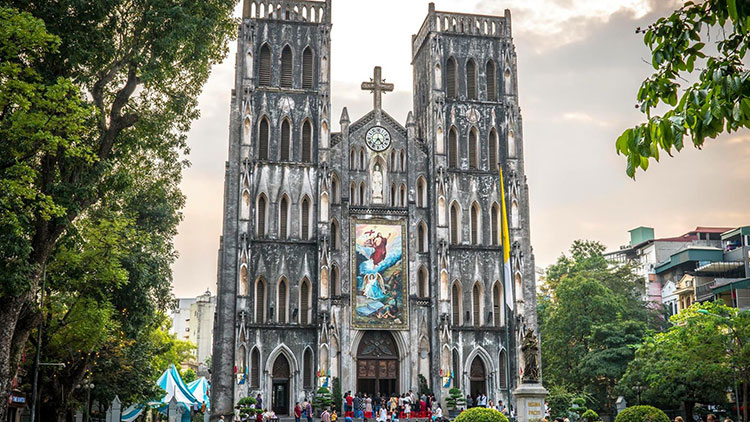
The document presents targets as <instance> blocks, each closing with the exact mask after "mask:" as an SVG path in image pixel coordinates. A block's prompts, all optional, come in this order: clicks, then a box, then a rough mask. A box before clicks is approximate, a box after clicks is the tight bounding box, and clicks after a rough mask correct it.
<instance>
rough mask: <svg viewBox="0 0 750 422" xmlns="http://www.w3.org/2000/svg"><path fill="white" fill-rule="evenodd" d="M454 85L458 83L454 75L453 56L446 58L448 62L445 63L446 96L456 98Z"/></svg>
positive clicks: (454, 63) (454, 61)
mask: <svg viewBox="0 0 750 422" xmlns="http://www.w3.org/2000/svg"><path fill="white" fill-rule="evenodd" d="M456 85H458V80H457V75H456V59H454V58H453V57H449V58H448V62H447V63H446V65H445V96H446V97H448V98H456Z"/></svg>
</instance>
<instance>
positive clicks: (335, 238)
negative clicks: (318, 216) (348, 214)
mask: <svg viewBox="0 0 750 422" xmlns="http://www.w3.org/2000/svg"><path fill="white" fill-rule="evenodd" d="M339 236H340V231H339V222H338V220H336V219H335V218H333V219H332V220H331V249H332V250H334V251H335V250H338V248H339V243H340V242H341V240H340V239H339Z"/></svg>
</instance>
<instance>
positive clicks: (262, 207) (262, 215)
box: [255, 193, 268, 237]
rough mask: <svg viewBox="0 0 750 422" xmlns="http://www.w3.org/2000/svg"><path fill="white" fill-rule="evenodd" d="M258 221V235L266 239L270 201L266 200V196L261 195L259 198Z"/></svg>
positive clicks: (256, 226) (256, 225)
mask: <svg viewBox="0 0 750 422" xmlns="http://www.w3.org/2000/svg"><path fill="white" fill-rule="evenodd" d="M256 211H257V221H256V223H255V228H256V230H255V231H256V234H257V235H258V237H265V236H266V211H268V199H266V195H265V194H263V193H261V194H260V196H259V197H258V206H257V209H256Z"/></svg>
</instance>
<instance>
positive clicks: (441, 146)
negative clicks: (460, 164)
mask: <svg viewBox="0 0 750 422" xmlns="http://www.w3.org/2000/svg"><path fill="white" fill-rule="evenodd" d="M435 150H436V152H437V153H438V154H445V136H444V134H443V128H442V127H440V126H438V128H437V131H436V132H435Z"/></svg>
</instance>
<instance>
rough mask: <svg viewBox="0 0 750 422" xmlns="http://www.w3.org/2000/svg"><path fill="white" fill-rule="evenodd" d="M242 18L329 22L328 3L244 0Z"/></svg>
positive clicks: (304, 0) (307, 0) (301, 0)
mask: <svg viewBox="0 0 750 422" xmlns="http://www.w3.org/2000/svg"><path fill="white" fill-rule="evenodd" d="M242 17H243V18H249V19H275V20H285V21H292V22H310V23H329V22H330V14H329V11H328V2H322V1H311V0H245V3H244V5H243V10H242Z"/></svg>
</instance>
